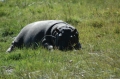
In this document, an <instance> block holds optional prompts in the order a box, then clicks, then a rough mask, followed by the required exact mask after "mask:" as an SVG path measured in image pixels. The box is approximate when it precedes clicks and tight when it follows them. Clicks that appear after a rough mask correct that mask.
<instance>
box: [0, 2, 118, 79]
mask: <svg viewBox="0 0 120 79" xmlns="http://www.w3.org/2000/svg"><path fill="white" fill-rule="evenodd" d="M119 8H120V1H119V0H106V1H105V0H91V1H90V0H80V1H78V0H66V1H65V0H64V1H63V0H34V1H32V0H20V1H18V0H3V1H2V0H0V79H16V78H17V79H119V78H120V52H119V51H120V49H119V47H120V26H119V25H120V9H119ZM48 19H61V20H64V21H66V22H68V23H70V24H71V25H73V26H75V27H76V28H77V29H78V31H79V36H80V42H81V44H82V49H81V50H78V51H67V52H63V51H59V50H53V51H52V52H50V51H48V50H46V49H44V48H42V47H40V48H38V49H36V50H32V49H30V48H29V49H26V48H24V49H22V50H20V49H17V48H16V49H15V50H14V51H13V52H12V53H9V54H8V53H6V52H5V51H6V49H7V48H8V47H9V46H10V44H11V42H12V40H13V38H14V37H15V36H16V35H17V34H18V33H19V31H20V30H21V29H22V28H23V27H24V26H25V25H27V24H29V23H31V22H34V21H38V20H48Z"/></svg>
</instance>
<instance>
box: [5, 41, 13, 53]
mask: <svg viewBox="0 0 120 79" xmlns="http://www.w3.org/2000/svg"><path fill="white" fill-rule="evenodd" d="M14 43H15V42H14V41H13V42H12V44H11V46H10V47H9V48H8V49H7V51H6V52H11V51H12V50H13V49H14V47H15V44H14Z"/></svg>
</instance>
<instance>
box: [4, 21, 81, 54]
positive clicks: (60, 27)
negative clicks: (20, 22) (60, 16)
mask: <svg viewBox="0 0 120 79" xmlns="http://www.w3.org/2000/svg"><path fill="white" fill-rule="evenodd" d="M78 34H79V33H78V31H77V30H76V29H75V28H74V27H73V26H71V25H70V24H68V23H66V22H63V21H62V20H45V21H37V22H33V23H30V24H28V25H26V26H25V27H24V28H23V29H22V30H21V31H20V33H19V34H18V35H17V36H16V38H15V39H14V41H13V42H12V44H11V46H10V47H9V48H8V49H7V51H6V52H11V51H12V50H13V49H14V47H18V48H22V47H23V46H25V47H33V48H36V47H39V45H42V46H43V47H45V48H47V49H49V50H51V49H53V48H58V49H60V50H68V49H70V50H71V49H73V48H75V49H80V48H81V44H80V43H79V37H78V36H79V35H78Z"/></svg>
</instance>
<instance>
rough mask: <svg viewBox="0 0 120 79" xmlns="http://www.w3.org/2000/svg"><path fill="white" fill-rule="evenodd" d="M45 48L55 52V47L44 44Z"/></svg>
mask: <svg viewBox="0 0 120 79" xmlns="http://www.w3.org/2000/svg"><path fill="white" fill-rule="evenodd" d="M44 47H45V48H47V49H48V50H50V51H51V50H53V46H52V45H49V44H48V43H45V44H44Z"/></svg>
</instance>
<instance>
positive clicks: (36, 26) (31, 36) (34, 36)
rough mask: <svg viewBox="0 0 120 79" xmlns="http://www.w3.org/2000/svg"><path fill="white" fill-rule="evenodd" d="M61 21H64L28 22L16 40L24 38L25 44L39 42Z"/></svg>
mask: <svg viewBox="0 0 120 79" xmlns="http://www.w3.org/2000/svg"><path fill="white" fill-rule="evenodd" d="M60 22H63V21H62V20H45V21H37V22H34V23H31V24H28V25H26V26H25V27H24V28H23V29H22V30H21V31H20V33H19V34H18V36H17V37H16V39H15V40H14V41H16V42H19V40H22V42H23V43H24V44H25V45H29V44H31V43H32V42H39V41H41V39H42V38H43V37H44V36H45V35H46V33H47V32H48V31H49V29H50V28H51V27H52V26H53V25H54V24H57V23H60Z"/></svg>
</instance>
